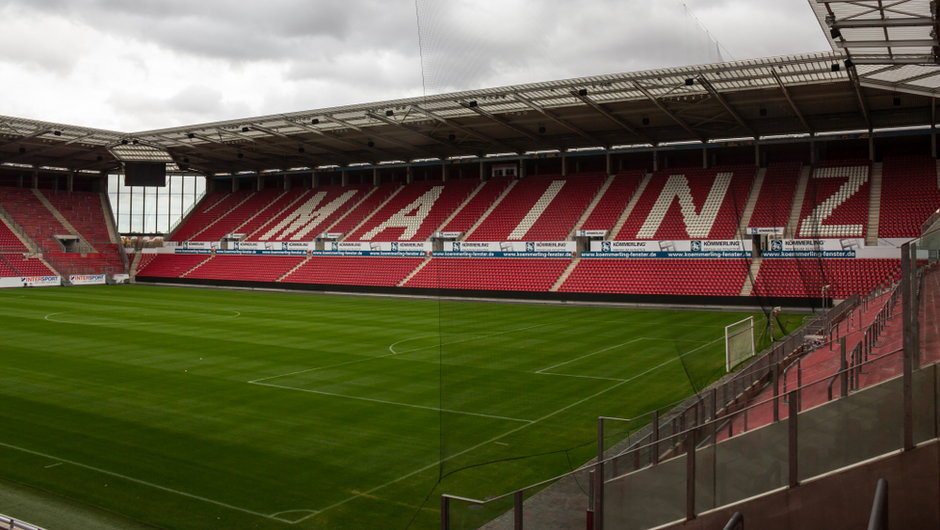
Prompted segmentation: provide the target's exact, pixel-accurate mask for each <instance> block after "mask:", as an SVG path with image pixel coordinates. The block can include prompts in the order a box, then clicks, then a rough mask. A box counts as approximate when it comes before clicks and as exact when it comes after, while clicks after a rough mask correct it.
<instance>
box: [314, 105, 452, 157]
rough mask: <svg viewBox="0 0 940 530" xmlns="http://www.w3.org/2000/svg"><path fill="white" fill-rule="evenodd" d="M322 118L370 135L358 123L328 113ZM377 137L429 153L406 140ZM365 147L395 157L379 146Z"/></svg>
mask: <svg viewBox="0 0 940 530" xmlns="http://www.w3.org/2000/svg"><path fill="white" fill-rule="evenodd" d="M324 118H326V119H327V120H330V121H332V122H334V123H338V124H339V125H342V126H343V127H347V128H349V129H352V130H354V131H356V132H360V133H362V134H365V135H369V136H371V134H370V133H368V132H366V131H365V129H363V128H362V127H359V126H358V125H354V124H352V123H349V122H348V121H346V120H342V119H340V118H336V117H333V116H329V115H326V116H324ZM378 138H381V139H382V141H384V142H386V143H390V144H392V145H394V146H397V147H400V148H402V149H405V150H409V151H410V150H413V149H417V150H419V151H423V152H425V153H428V154H431V153H430V151H428V150H427V149H423V148H420V147H416V146H413V145H411V144H408V143H406V142H399V141H398V140H393V139H391V138H386V137H384V136H378ZM366 147H367V148H368V149H371V150H373V151H375V152H378V153H382V154H384V155H385V156H391V157H395V155H391V154H389V153H388V152H386V151H384V150H383V149H381V148H379V147H375V146H370V145H368V144H367V145H366ZM433 156H437V155H436V154H434V155H433Z"/></svg>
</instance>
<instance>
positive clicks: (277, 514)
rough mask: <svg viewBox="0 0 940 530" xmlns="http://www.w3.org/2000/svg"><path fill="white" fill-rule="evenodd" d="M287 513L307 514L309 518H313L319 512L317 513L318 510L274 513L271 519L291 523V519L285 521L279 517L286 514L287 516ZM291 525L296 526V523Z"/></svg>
mask: <svg viewBox="0 0 940 530" xmlns="http://www.w3.org/2000/svg"><path fill="white" fill-rule="evenodd" d="M286 513H306V514H308V515H307V517H311V516H313V515H316V514H317V513H318V512H317V511H316V510H284V511H283V512H276V513H272V514H271V517H274V518H276V519H278V520H281V521H289V520H290V519H283V518H281V517H279V516H281V515H284V514H286ZM291 524H295V523H293V522H292V523H291Z"/></svg>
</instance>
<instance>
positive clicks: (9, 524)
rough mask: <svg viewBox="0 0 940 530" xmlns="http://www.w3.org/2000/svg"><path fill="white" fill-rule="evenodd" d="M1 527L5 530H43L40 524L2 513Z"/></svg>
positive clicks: (0, 517)
mask: <svg viewBox="0 0 940 530" xmlns="http://www.w3.org/2000/svg"><path fill="white" fill-rule="evenodd" d="M0 528H2V529H4V530H43V529H42V528H41V527H39V526H36V525H34V524H29V523H27V522H24V521H21V520H19V519H16V518H13V517H10V516H9V515H3V514H0Z"/></svg>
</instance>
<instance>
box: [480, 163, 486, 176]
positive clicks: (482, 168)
mask: <svg viewBox="0 0 940 530" xmlns="http://www.w3.org/2000/svg"><path fill="white" fill-rule="evenodd" d="M485 170H486V164H484V163H483V160H482V159H481V160H480V181H484V180H486V171H485Z"/></svg>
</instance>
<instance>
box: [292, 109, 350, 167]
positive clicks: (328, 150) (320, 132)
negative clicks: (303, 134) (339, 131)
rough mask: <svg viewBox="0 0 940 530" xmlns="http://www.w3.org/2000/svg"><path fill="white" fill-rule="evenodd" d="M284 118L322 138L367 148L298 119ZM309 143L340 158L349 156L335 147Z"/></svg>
mask: <svg viewBox="0 0 940 530" xmlns="http://www.w3.org/2000/svg"><path fill="white" fill-rule="evenodd" d="M285 120H287V121H289V122H290V123H292V124H294V125H296V126H297V127H300V128H301V129H303V130H305V131H307V132H312V133H314V134H316V135H318V136H322V137H323V138H326V139H328V140H333V141H336V142H339V143H341V144H346V145H348V146H350V147H355V148H358V149H365V148H367V147H366V146H363V145H360V144H359V143H357V142H354V141H352V140H347V139H345V138H340V137H338V136H334V135H332V134H327V133H325V132H324V131H321V130H320V129H317V128H316V127H313V126H311V125H307V124H306V123H303V122H301V121H299V120H296V121H295V120H291V119H288V118H286V117H285ZM310 145H313V146H314V147H316V148H317V149H322V150H324V151H326V152H327V153H330V154H333V155H335V156H339V157H342V158H347V157H348V156H349V155H348V154H345V153H342V152H340V151H337V150H335V149H330V148H329V147H323V146H322V145H319V144H310Z"/></svg>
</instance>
